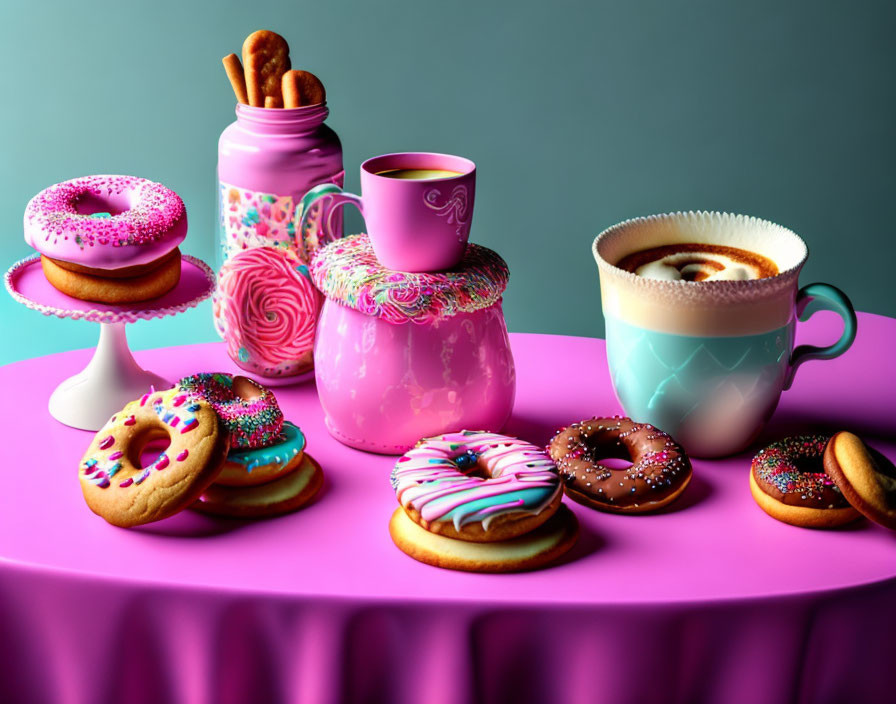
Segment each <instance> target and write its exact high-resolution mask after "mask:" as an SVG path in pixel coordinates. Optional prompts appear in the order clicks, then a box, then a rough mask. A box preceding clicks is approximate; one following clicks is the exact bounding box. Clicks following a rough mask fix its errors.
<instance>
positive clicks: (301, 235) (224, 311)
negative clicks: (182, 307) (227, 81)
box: [214, 104, 345, 379]
mask: <svg viewBox="0 0 896 704" xmlns="http://www.w3.org/2000/svg"><path fill="white" fill-rule="evenodd" d="M328 114H329V110H328V109H327V107H326V104H322V105H312V106H307V107H301V108H259V107H251V106H249V105H243V104H238V105H237V106H236V118H237V119H236V122H234V123H232V124H231V125H229V126H228V127H227V128H226V129H225V130H224V132H223V133H222V134H221V138H220V140H219V142H218V194H217V195H218V224H219V229H218V249H217V257H216V263H217V265H218V267H219V280H218V284H219V286H218V291H217V292H216V294H215V297H214V315H215V327H216V329H217V330H218V332H219V334H220V335H221V337H222V338H223V339H224V341H225V342H226V343H227V351H228V354H229V355H230V356H231V358H232V359H233V360H234V362H236V364H237V365H239V366H240V367H241V368H243V369H245V370H246V371H248V372H251V373H253V374H255V375H257V376H261V377H265V378H269V379H272V378H277V377H292V376H295V375H298V374H302V373H303V372H306V371H308V370H310V368H311V365H312V350H311V346H312V344H313V339H314V328H315V323H316V317H317V313H318V310H319V307H320V303H321V297H320V296H319V294H317V292H316V291H315V290H314V287H313V285H312V284H311V281H310V277H309V276H308V271H307V264H308V262H309V259H310V257H311V255H312V254H313V253H314V252H315V251H316V250H317V248H318V247H319V246H320V245H321V242H319V241H318V233H319V231H320V221H321V218H322V217H323V216H324V215H326V214H327V209H328V208H329V204H328V203H327V202H326V201H325V200H324V201H321V202H320V203H315V204H314V206H313V207H314V208H315V210H314V211H313V212H310V213H308V217H307V218H306V223H307V224H306V227H305V229H304V232H299V231H297V230H298V223H299V222H300V221H301V216H302V212H301V201H302V196H303V195H304V194H305V193H306V192H307V191H308V190H310V189H311V188H313V187H314V186H318V185H320V184H324V183H332V184H336V185H337V186H342V184H343V180H344V178H345V171H344V170H343V166H342V145H341V144H340V142H339V138H338V137H337V136H336V133H335V132H334V131H333V130H331V129H330V128H329V127H328V126H327V125H325V124H324V120H325V119H326V117H327V115H328ZM297 210H298V211H299V212H297ZM330 220H331V224H332V227H331V228H330V230H329V231H328V233H329V236H330V237H338V236H341V233H342V221H341V213H339V212H334V213H333V217H332V218H331V219H330ZM253 250H254V251H253ZM249 252H253V253H252V254H248V253H249ZM265 272H268V273H269V274H270V277H269V278H267V280H266V279H265Z"/></svg>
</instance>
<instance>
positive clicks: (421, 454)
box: [392, 430, 563, 543]
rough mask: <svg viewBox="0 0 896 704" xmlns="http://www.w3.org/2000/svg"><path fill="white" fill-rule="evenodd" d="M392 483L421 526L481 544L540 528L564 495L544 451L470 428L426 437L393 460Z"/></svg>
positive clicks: (555, 470) (433, 531)
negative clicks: (399, 457)
mask: <svg viewBox="0 0 896 704" xmlns="http://www.w3.org/2000/svg"><path fill="white" fill-rule="evenodd" d="M392 488H393V489H395V494H396V496H397V498H398V502H399V503H400V504H401V505H402V507H403V508H404V510H405V513H407V515H408V516H409V517H410V518H411V520H413V521H414V522H415V523H417V524H418V525H420V526H421V527H423V528H425V529H426V530H428V531H430V532H432V533H438V534H439V535H443V536H445V537H446V538H457V539H460V540H468V541H472V542H477V543H480V542H485V543H490V542H496V541H502V540H510V539H512V538H515V537H517V536H520V535H523V534H525V533H528V532H530V531H532V530H534V529H535V528H537V527H538V526H540V525H541V524H542V523H544V522H545V521H546V520H547V519H548V518H550V517H551V516H553V515H554V513H555V512H556V511H557V509H558V508H559V507H560V499H561V497H562V496H563V492H562V490H561V487H560V475H559V473H558V472H557V465H555V464H554V461H553V460H552V459H551V458H550V457H548V455H547V454H546V453H545V452H544V450H542V449H541V448H539V447H536V446H535V445H532V444H530V443H528V442H525V441H523V440H518V439H517V438H513V437H509V436H507V435H499V434H498V433H489V432H484V431H472V430H462V431H460V432H459V433H445V434H444V435H437V436H435V437H431V438H424V439H423V440H421V441H420V442H419V443H417V446H416V447H415V448H413V449H412V450H409V451H408V452H407V453H405V455H404V456H403V457H402V458H401V459H399V460H398V462H397V463H396V464H395V467H394V468H393V469H392Z"/></svg>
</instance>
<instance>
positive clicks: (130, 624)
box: [0, 314, 896, 704]
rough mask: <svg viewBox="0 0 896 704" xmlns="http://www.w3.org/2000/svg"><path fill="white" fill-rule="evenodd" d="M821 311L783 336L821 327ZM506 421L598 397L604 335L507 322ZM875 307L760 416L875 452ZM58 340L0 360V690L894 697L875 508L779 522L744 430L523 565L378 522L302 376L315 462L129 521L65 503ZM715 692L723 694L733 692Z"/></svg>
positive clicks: (310, 696) (367, 477)
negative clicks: (312, 470) (750, 479)
mask: <svg viewBox="0 0 896 704" xmlns="http://www.w3.org/2000/svg"><path fill="white" fill-rule="evenodd" d="M837 325H838V323H836V322H835V320H834V319H833V316H825V315H821V314H819V315H818V316H816V317H815V318H813V319H812V321H810V323H808V324H806V325H804V326H801V327H804V328H806V330H805V331H804V332H803V334H802V337H803V341H811V342H816V343H819V342H823V341H824V340H827V339H833V338H834V337H835V336H836V334H837V332H838V331H837V329H836V328H837ZM512 343H513V347H514V353H515V356H516V361H517V365H518V373H519V391H518V395H517V401H516V407H515V409H514V414H513V417H512V419H511V421H510V424H509V426H508V428H507V431H508V432H509V433H512V434H519V435H520V436H522V437H524V438H526V439H529V440H532V441H534V442H538V443H543V442H545V441H547V440H548V438H549V437H550V435H551V433H552V431H553V430H554V429H555V428H556V427H558V426H561V425H564V424H566V423H568V422H570V421H573V420H578V419H581V418H584V417H586V416H589V415H591V414H595V413H599V414H612V413H616V412H618V411H619V408H618V405H617V403H616V400H615V399H614V397H613V394H612V391H611V389H610V385H609V380H608V376H607V372H606V360H605V357H604V343H603V341H602V340H594V339H583V338H568V337H556V336H547V335H513V336H512ZM894 346H896V320H892V319H888V318H883V317H880V316H874V315H868V314H862V315H860V318H859V334H858V338H857V341H856V343H855V345H854V347H853V348H852V349H851V350H850V351H849V352H848V353H847V354H846V355H845V356H843V357H842V358H840V359H837V360H834V361H831V362H825V363H820V362H812V363H810V364H807V365H806V366H805V367H804V368H802V369H801V370H800V374H798V375H797V380H796V384H795V385H794V388H793V389H792V390H791V391H789V392H787V393H785V395H784V397H783V401H782V403H781V406H780V408H779V409H778V411H777V413H776V415H775V417H774V419H773V422H772V424H771V427H770V428H769V429H768V430H767V432H766V434H765V436H764V438H763V439H764V440H768V439H770V438H775V437H778V436H780V435H782V434H789V433H793V432H798V431H799V432H803V431H817V430H823V429H830V430H834V429H841V428H843V429H847V428H848V429H852V430H855V431H856V432H859V433H860V434H861V435H863V436H864V437H865V438H866V439H867V440H869V441H870V442H871V443H872V444H873V445H875V446H876V447H877V448H878V449H880V450H881V451H882V452H883V453H884V454H886V455H888V456H889V457H890V458H894V459H896V420H894V418H896V401H894V399H896V376H894V366H893V362H892V350H893V348H894ZM89 356H90V351H85V350H80V351H76V352H67V353H63V354H58V355H53V356H49V357H43V358H39V359H33V360H28V361H24V362H20V363H16V364H12V365H9V366H6V367H3V368H0V388H2V389H3V390H4V398H5V399H6V402H7V406H6V412H5V414H4V417H5V420H6V424H7V437H8V442H7V446H6V448H5V452H4V454H3V460H2V464H0V472H2V474H0V652H2V654H3V657H2V658H0V701H3V702H7V701H8V702H19V701H28V702H60V703H62V704H67V703H71V704H76V703H78V704H79V703H82V702H83V703H85V704H87V703H90V704H95V703H97V702H105V701H109V702H113V701H114V702H191V703H192V702H196V703H199V702H216V703H218V702H225V703H226V702H236V701H254V702H277V701H289V702H337V701H346V702H362V701H364V702H372V701H384V702H392V703H404V702H409V703H410V702H413V703H415V704H416V703H417V702H426V703H427V704H439V703H441V702H446V703H447V702H465V701H477V702H479V701H481V702H497V701H513V702H517V703H521V702H529V701H532V702H547V701H564V702H572V703H576V702H604V701H606V702H619V701H637V702H698V701H732V700H734V699H741V700H750V701H755V702H763V703H764V704H774V703H777V702H782V703H783V702H793V701H797V702H826V701H830V702H837V701H857V702H858V701H861V702H891V701H893V698H894V696H896V691H893V690H891V689H888V688H887V687H888V686H890V685H891V684H892V678H891V675H890V671H891V666H892V663H891V662H890V660H891V657H892V653H893V650H894V645H896V534H894V533H891V532H889V531H886V530H884V529H882V528H880V527H878V526H876V525H872V524H870V523H868V522H865V521H862V522H860V523H858V524H856V525H854V526H852V527H850V528H847V529H845V530H839V531H827V532H820V531H810V530H801V529H798V528H793V527H791V526H787V525H784V524H782V523H778V522H777V521H774V520H773V519H771V518H769V517H768V516H766V515H765V514H764V513H763V512H762V511H761V510H760V509H759V508H758V507H757V506H756V505H755V503H754V502H753V499H752V498H751V496H750V492H749V488H748V485H747V469H748V466H749V459H750V457H751V454H750V453H746V454H744V455H742V456H739V457H735V458H732V459H729V460H725V461H700V460H697V461H695V462H694V470H695V473H694V474H695V476H694V480H693V482H692V484H691V486H690V487H689V488H688V490H687V492H686V493H685V495H684V496H683V497H682V499H681V500H680V501H679V502H678V503H677V505H675V506H674V510H670V511H668V512H667V513H664V514H661V515H654V516H642V517H627V516H614V515H608V514H601V513H597V512H593V511H590V510H588V509H586V508H583V507H581V506H579V505H578V504H570V505H571V507H572V509H573V510H574V511H575V512H576V514H577V515H578V517H579V520H580V522H581V526H582V535H581V538H580V541H579V543H578V545H577V546H576V548H574V550H573V552H572V554H571V555H570V556H569V558H568V559H566V560H565V561H564V562H563V563H561V564H559V565H557V566H555V567H553V568H551V569H547V570H544V571H541V572H533V573H527V574H517V575H476V574H465V573H460V572H449V571H442V570H438V569H435V568H432V567H428V566H426V565H423V564H420V563H417V562H415V561H414V560H412V559H410V558H409V557H406V556H405V555H404V554H402V553H401V552H399V551H398V550H397V549H396V548H395V547H394V546H393V545H392V543H391V541H390V539H389V534H388V531H387V522H388V519H389V515H390V514H391V512H392V510H393V508H394V507H395V505H396V504H395V498H394V495H393V493H392V490H391V488H390V486H389V481H388V474H389V470H390V467H391V464H392V462H393V460H392V459H391V458H389V457H381V456H375V455H367V454H364V453H362V452H359V451H356V450H351V449H349V448H346V447H343V446H342V445H340V444H338V443H337V442H335V441H334V440H332V439H331V438H330V437H329V436H328V435H327V433H326V431H325V429H324V424H323V417H322V413H321V409H320V406H319V404H318V402H317V399H316V396H315V392H314V387H313V385H312V384H311V383H308V384H306V385H304V386H300V387H296V388H282V389H279V390H278V391H277V394H278V398H279V399H280V402H281V405H282V406H283V409H284V411H285V413H286V416H287V417H288V418H290V419H291V420H293V421H295V422H297V423H298V424H300V425H301V426H302V428H303V429H304V430H305V433H306V434H307V436H308V438H309V450H310V452H311V454H312V455H314V456H315V457H316V458H317V459H318V460H319V461H320V463H321V465H322V466H323V467H324V470H325V472H326V474H327V484H326V487H325V490H324V493H323V494H322V496H321V497H320V498H319V500H318V501H317V502H316V503H314V504H312V505H311V506H309V507H307V508H306V509H305V510H304V511H302V512H300V513H297V514H293V515H290V516H287V517H284V518H280V519H276V520H269V521H262V522H256V523H248V522H238V521H223V520H214V519H211V518H207V517H204V516H200V515H196V514H192V513H183V514H181V515H179V516H175V517H173V518H171V519H169V520H167V521H164V522H162V523H158V524H155V525H150V526H145V527H143V528H140V529H134V530H121V529H117V528H113V527H112V526H109V525H107V524H106V523H104V522H103V521H102V520H100V519H98V518H97V517H96V516H94V515H93V514H92V513H91V512H90V511H89V510H88V509H87V508H86V506H85V505H84V503H83V499H82V497H81V494H80V489H79V486H78V481H77V479H76V463H77V462H78V460H79V458H80V455H81V453H82V451H83V448H84V447H85V446H86V444H87V442H88V440H89V438H90V437H91V435H90V434H89V433H86V432H83V431H78V430H74V429H72V428H68V427H65V426H63V425H61V424H59V423H57V422H55V421H53V420H52V419H51V418H50V417H49V415H48V413H47V409H46V401H47V397H48V395H49V393H50V391H51V390H52V388H53V387H54V386H55V384H56V383H57V382H58V380H59V379H61V378H63V377H65V376H66V375H68V374H71V373H73V372H74V371H77V370H78V369H80V368H81V367H82V366H83V365H84V363H85V362H86V360H87V359H88V357H89ZM136 357H137V360H138V361H139V362H140V363H141V364H143V365H145V366H150V367H152V368H153V369H155V370H158V372H159V373H161V374H162V375H163V376H166V377H168V378H177V377H179V376H181V375H185V374H188V373H192V372H197V371H206V370H224V371H235V369H234V368H233V366H232V365H231V363H230V361H229V360H228V359H227V357H226V355H225V353H224V348H223V346H222V345H221V344H205V345H193V346H186V347H173V348H168V349H161V350H153V351H147V352H142V353H141V352H138V353H136ZM732 698H733V699H732Z"/></svg>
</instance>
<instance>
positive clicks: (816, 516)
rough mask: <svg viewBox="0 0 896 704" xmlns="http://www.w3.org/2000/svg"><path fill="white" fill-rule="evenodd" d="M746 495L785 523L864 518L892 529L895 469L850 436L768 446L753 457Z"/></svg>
mask: <svg viewBox="0 0 896 704" xmlns="http://www.w3.org/2000/svg"><path fill="white" fill-rule="evenodd" d="M750 491H751V493H752V494H753V498H754V499H755V500H756V503H757V504H759V506H760V507H761V508H762V510H763V511H765V512H766V513H767V514H768V515H770V516H771V517H772V518H777V519H778V520H779V521H783V522H784V523H789V524H790V525H794V526H799V527H803V528H836V527H838V526H842V525H845V524H847V523H851V522H852V521H855V520H856V519H858V518H861V517H862V516H865V517H866V518H868V519H870V520H871V521H874V522H875V523H878V524H880V525H882V526H884V527H886V528H889V529H891V530H896V467H894V466H893V463H892V462H890V461H889V460H888V459H887V458H886V457H884V456H883V455H882V454H881V453H880V452H878V451H877V450H875V449H873V448H871V447H869V446H868V445H866V444H865V443H864V442H862V440H861V438H859V437H858V436H857V435H854V434H853V433H850V432H845V431H844V432H838V433H835V434H834V435H833V436H830V435H798V436H794V437H789V438H785V439H784V440H781V441H779V442H776V443H773V444H771V445H769V446H768V447H766V448H765V449H763V450H761V451H760V452H759V453H758V454H757V455H756V456H755V457H754V458H753V462H752V464H751V466H750Z"/></svg>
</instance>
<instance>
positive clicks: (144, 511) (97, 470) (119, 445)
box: [78, 386, 230, 528]
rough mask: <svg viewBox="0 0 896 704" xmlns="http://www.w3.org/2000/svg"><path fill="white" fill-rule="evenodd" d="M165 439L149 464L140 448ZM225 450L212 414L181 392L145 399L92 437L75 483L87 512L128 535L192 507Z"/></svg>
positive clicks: (224, 433)
mask: <svg viewBox="0 0 896 704" xmlns="http://www.w3.org/2000/svg"><path fill="white" fill-rule="evenodd" d="M158 440H167V441H168V442H169V444H168V447H167V448H165V450H164V451H162V452H161V453H160V454H159V455H157V456H156V457H155V459H154V460H153V461H152V462H149V463H146V464H145V465H144V463H143V462H142V461H141V455H142V453H143V451H144V450H145V449H146V448H147V446H148V445H149V444H150V443H152V442H154V441H158ZM229 449H230V431H229V430H228V429H227V428H226V427H225V426H224V424H223V422H222V421H221V419H220V418H219V417H218V414H217V413H215V411H214V409H213V408H212V407H211V406H210V405H209V404H208V402H206V401H203V400H201V399H197V398H192V397H191V396H190V395H189V394H188V393H187V392H186V390H185V389H183V388H181V387H178V386H175V387H174V388H173V389H169V390H167V391H161V392H156V391H153V392H150V393H147V394H144V395H143V396H142V397H141V398H140V399H138V400H136V401H131V402H130V403H129V404H127V405H126V406H125V407H124V408H123V409H122V410H121V411H119V412H118V413H116V414H115V415H114V416H112V418H111V419H110V420H109V422H107V423H106V424H105V425H104V426H103V427H102V429H101V430H100V431H99V432H98V433H97V434H96V436H95V437H94V438H93V441H92V442H91V443H90V446H89V447H88V448H87V451H86V452H85V453H84V457H83V458H82V459H81V462H80V465H79V471H78V478H79V479H80V481H81V490H82V492H83V494H84V500H85V501H86V502H87V505H88V507H90V510H91V511H93V512H94V513H96V514H97V515H99V516H102V517H103V518H104V519H106V521H108V522H109V523H111V524H112V525H116V526H121V527H123V528H128V527H131V526H137V525H141V524H144V523H150V522H152V521H158V520H161V519H163V518H167V517H168V516H171V515H173V514H175V513H177V512H178V511H180V510H181V509H184V508H186V507H187V506H189V505H190V504H192V503H193V502H194V501H195V500H196V499H197V498H199V496H200V495H201V494H202V492H203V491H204V490H205V489H206V488H207V487H208V486H209V485H210V484H211V483H212V482H213V481H214V480H215V478H216V477H217V476H218V473H219V472H220V471H221V469H222V467H223V466H224V460H225V458H226V456H227V452H228V451H229Z"/></svg>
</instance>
